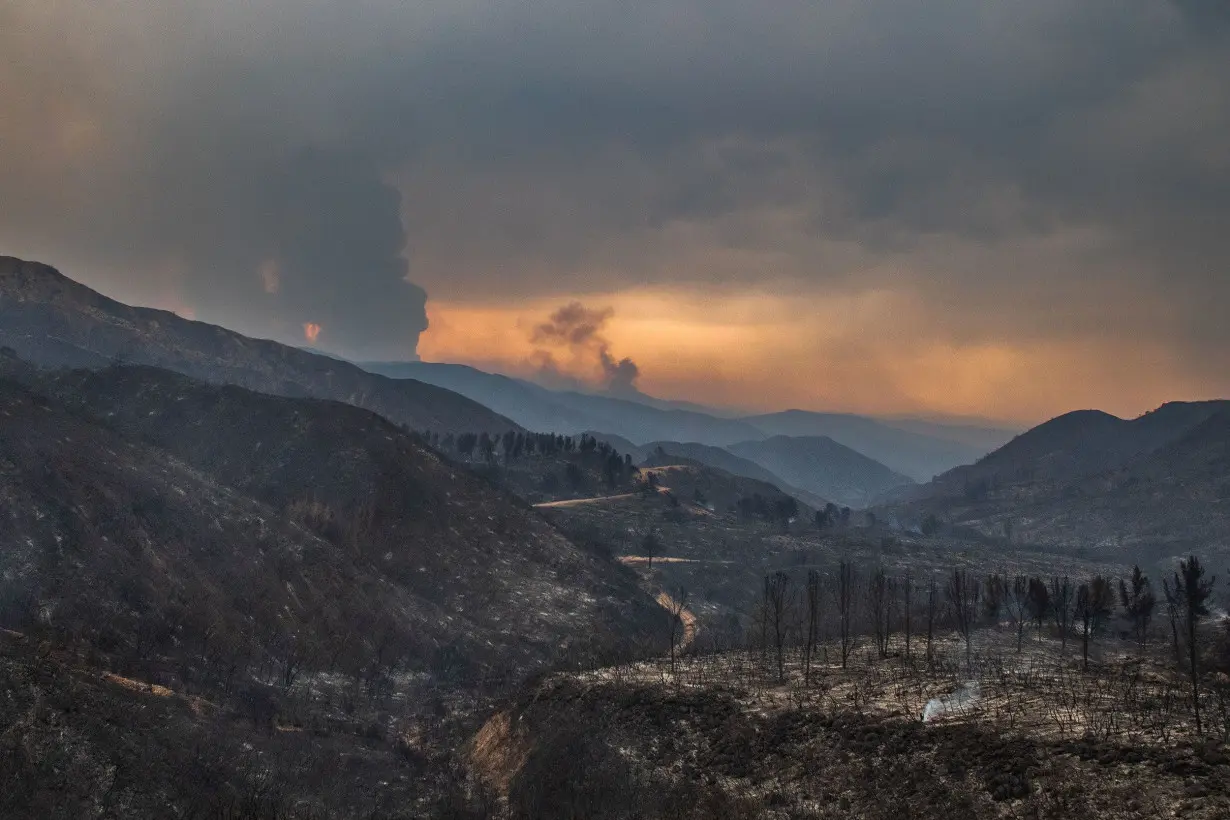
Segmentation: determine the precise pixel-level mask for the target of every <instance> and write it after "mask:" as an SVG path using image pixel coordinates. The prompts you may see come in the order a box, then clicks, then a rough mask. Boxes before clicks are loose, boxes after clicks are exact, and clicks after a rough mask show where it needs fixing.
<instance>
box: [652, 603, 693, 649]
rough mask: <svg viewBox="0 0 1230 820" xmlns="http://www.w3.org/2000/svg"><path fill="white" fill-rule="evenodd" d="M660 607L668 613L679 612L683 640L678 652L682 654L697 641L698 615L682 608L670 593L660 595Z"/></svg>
mask: <svg viewBox="0 0 1230 820" xmlns="http://www.w3.org/2000/svg"><path fill="white" fill-rule="evenodd" d="M658 606H660V607H662V608H663V609H665V610H666V611H667V612H672V613H673V612H678V613H679V620H680V621H682V622H683V640H682V641H680V642H679V646H678V647H677V648H676V651H678V652H682V651H684V650H685V649H687V648H688V647H689V646H691V645H692V641H693V640H695V639H696V629H697V626H696V615H695V614H693V612H692V610H690V609H688V608H687V607H681V606H680V605H679V602H678V601H676V600H675V599H674V598H672V597H671V596H670V594H669V593H667V592H665V591H663V592H659V593H658Z"/></svg>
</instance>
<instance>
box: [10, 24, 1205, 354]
mask: <svg viewBox="0 0 1230 820" xmlns="http://www.w3.org/2000/svg"><path fill="white" fill-rule="evenodd" d="M43 5H44V4H42V3H40V2H37V0H18V2H16V3H15V4H13V3H10V4H8V6H6V7H4V8H0V49H3V50H4V52H5V53H6V54H15V55H17V56H16V59H15V60H11V61H10V63H11V64H10V65H9V66H8V67H6V68H2V69H0V95H3V97H0V104H5V105H6V106H7V110H10V111H14V112H16V114H17V117H15V118H12V119H13V120H17V121H11V122H5V123H3V124H0V140H3V143H0V147H3V148H4V151H5V157H6V163H5V169H4V170H0V186H2V188H0V195H3V198H4V201H5V202H6V203H8V204H6V206H5V208H4V210H3V211H2V212H0V242H3V243H4V244H5V247H6V248H8V247H10V246H11V249H12V250H15V251H22V252H25V253H38V254H40V255H44V256H46V257H47V258H49V259H51V260H52V261H57V260H64V261H65V262H66V263H67V262H72V263H73V264H74V265H75V266H76V267H74V268H73V271H72V272H80V269H81V268H82V267H93V268H96V269H98V273H96V274H95V278H96V279H98V280H99V281H100V282H107V283H119V284H122V285H124V286H126V287H128V288H129V289H130V290H131V291H133V292H141V291H144V292H147V293H151V294H152V293H159V292H161V291H160V290H159V289H160V288H164V287H165V286H166V282H167V281H168V280H170V281H173V283H174V286H175V287H176V288H177V289H178V290H179V292H180V293H182V297H183V299H184V300H185V301H186V303H187V304H189V305H191V306H192V307H194V308H195V309H196V310H197V311H198V313H199V314H200V315H202V316H203V317H207V318H214V319H218V320H226V321H230V322H232V323H234V324H237V325H239V326H241V327H242V328H243V329H245V330H249V331H256V330H259V329H260V328H262V327H268V328H269V330H268V331H267V332H269V333H278V334H282V335H287V334H292V333H295V332H297V330H296V329H297V328H298V326H299V324H300V323H302V322H307V321H312V322H317V323H319V324H321V325H322V326H323V327H324V331H323V333H322V336H321V344H322V345H326V346H331V347H334V348H335V349H338V350H341V351H345V352H355V353H359V352H363V353H370V354H375V353H377V352H379V353H381V354H382V355H388V354H389V353H395V352H397V351H399V350H402V349H403V348H404V347H405V346H406V345H412V344H413V340H414V338H415V337H416V335H417V332H418V331H419V330H421V329H422V327H423V326H424V321H425V320H424V313H423V299H424V297H423V294H422V292H421V291H420V290H418V289H417V288H416V287H415V286H411V285H409V284H408V283H405V282H403V281H402V277H403V275H404V274H406V268H405V267H404V266H403V265H404V263H403V261H402V256H401V254H402V252H403V249H404V256H405V259H406V260H408V262H409V268H408V274H409V279H410V280H411V281H413V282H417V283H418V284H420V285H423V286H425V287H426V288H427V290H428V291H429V292H430V293H431V294H432V295H433V296H436V297H440V298H446V299H450V300H454V301H457V300H466V299H479V298H481V299H517V298H523V297H529V296H537V295H561V296H562V295H566V294H571V293H587V292H610V291H615V290H619V289H623V288H628V287H636V286H641V285H663V284H672V285H683V286H692V285H695V286H697V287H699V286H702V285H703V286H705V287H722V288H735V289H741V288H778V287H782V286H783V285H784V286H787V287H790V288H794V289H797V291H798V292H799V294H800V298H801V299H804V300H805V299H808V298H823V296H824V294H826V293H831V292H840V291H851V290H858V289H866V288H889V289H898V290H908V291H911V292H915V293H917V294H918V295H919V297H920V304H921V305H922V307H921V308H920V310H922V311H923V312H924V314H925V316H924V318H925V319H927V320H929V322H930V324H931V325H932V326H934V327H936V328H942V330H937V331H936V332H937V333H943V334H945V335H947V336H950V337H952V338H953V339H954V340H957V341H961V340H965V339H999V338H1003V339H1008V340H1012V341H1014V342H1017V343H1028V342H1029V340H1030V339H1032V338H1047V339H1055V338H1064V337H1067V336H1071V337H1074V338H1087V337H1097V338H1099V339H1101V340H1103V341H1107V342H1111V343H1113V342H1114V341H1115V340H1117V339H1118V338H1120V337H1122V338H1123V340H1124V341H1125V342H1127V341H1129V340H1131V339H1138V338H1142V337H1143V338H1148V339H1151V340H1154V341H1156V342H1157V343H1159V344H1165V345H1168V346H1171V347H1173V348H1175V349H1176V350H1178V351H1180V352H1181V353H1182V354H1184V355H1188V356H1189V358H1190V360H1191V362H1192V363H1191V365H1190V366H1191V367H1192V368H1193V369H1195V370H1201V371H1203V370H1205V369H1207V372H1208V373H1209V374H1214V373H1216V372H1220V371H1221V370H1224V369H1225V368H1226V366H1227V365H1230V361H1227V358H1228V357H1230V353H1228V352H1227V351H1230V329H1227V324H1228V323H1226V322H1225V321H1224V318H1223V314H1224V309H1223V307H1222V306H1223V305H1225V304H1226V303H1227V302H1230V275H1228V271H1227V267H1228V263H1230V231H1227V226H1230V148H1228V147H1227V145H1228V141H1227V140H1226V138H1225V135H1226V134H1227V133H1228V131H1230V82H1227V80H1226V77H1227V75H1230V26H1227V21H1228V20H1230V15H1227V13H1226V12H1225V9H1226V4H1222V3H1217V2H1213V0H1204V1H1202V0H1187V1H1186V2H1164V1H1163V0H1113V1H1112V0H1069V1H1068V2H1055V0H1041V1H1040V2H1033V3H1015V2H1004V3H991V2H972V0H958V1H957V2H940V3H934V2H933V3H921V2H919V3H902V2H899V0H892V1H891V2H890V0H876V1H875V2H853V0H837V1H836V2H817V1H816V0H782V2H775V3H769V4H757V3H746V2H733V1H732V0H709V1H708V2H701V1H700V0H658V2H635V3H627V2H622V3H615V2H612V0H590V1H589V2H562V0H561V1H559V2H556V1H553V0H539V1H537V2H529V0H521V1H519V2H503V3H483V2H458V1H457V0H453V2H447V3H445V2H440V3H401V2H396V3H395V2H392V0H374V1H369V2H357V3H356V2H350V3H340V2H324V1H323V0H312V1H311V2H291V0H265V2H255V3H238V2H220V3H216V4H209V5H208V8H207V9H191V10H189V9H185V8H177V7H172V4H154V3H145V2H134V1H133V0H128V1H127V2H123V1H122V0H110V2H101V3H88V4H87V3H81V4H80V7H79V8H77V9H67V8H63V7H66V6H68V5H71V4H61V6H62V8H61V10H59V11H47V10H45V9H42V8H41V7H42V6H43ZM197 5H202V6H203V5H206V4H197ZM18 118H20V119H19V120H18ZM49 143H50V144H52V145H54V146H55V148H54V150H51V149H49V148H48V145H49ZM399 195H400V198H399ZM12 203H17V205H16V207H14V206H13V204H12ZM403 225H404V230H405V235H404V236H403V233H402V232H403ZM262 271H264V275H262ZM81 275H84V274H81ZM271 276H272V277H273V279H274V280H276V287H272V288H271V287H270V286H269V282H270V277H271ZM269 291H272V292H269ZM1210 377H1212V376H1210Z"/></svg>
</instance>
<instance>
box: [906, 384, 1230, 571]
mask: <svg viewBox="0 0 1230 820" xmlns="http://www.w3.org/2000/svg"><path fill="white" fill-rule="evenodd" d="M902 498H903V500H902V501H901V502H900V503H898V504H894V505H891V507H890V510H891V513H890V514H891V515H895V516H897V517H898V518H899V519H900V520H902V521H903V522H908V521H911V520H921V518H922V517H924V516H927V515H935V516H937V517H938V518H940V519H941V520H943V521H945V522H948V523H950V524H956V525H961V526H966V527H970V528H972V529H975V530H978V531H981V532H983V533H985V534H988V535H992V536H999V537H1010V538H1011V539H1012V540H1015V541H1022V542H1031V543H1041V544H1050V545H1055V546H1065V547H1075V548H1081V549H1086V550H1101V549H1109V550H1113V551H1117V552H1118V551H1123V550H1127V551H1130V552H1131V553H1133V554H1137V555H1150V556H1154V557H1164V556H1168V555H1171V554H1175V553H1178V552H1181V551H1184V550H1198V551H1205V552H1209V551H1212V553H1213V554H1219V555H1220V554H1227V553H1230V549H1227V547H1228V546H1230V401H1204V402H1172V403H1169V404H1165V405H1163V406H1161V407H1159V408H1158V409H1157V410H1154V411H1152V412H1150V413H1146V414H1145V415H1143V416H1140V417H1139V418H1135V419H1121V418H1118V417H1116V416H1112V415H1110V414H1108V413H1103V412H1101V411H1097V410H1081V411H1077V412H1073V413H1067V414H1065V415H1062V416H1059V417H1057V418H1054V419H1051V420H1050V421H1048V422H1046V423H1044V424H1041V425H1039V426H1037V427H1035V428H1033V429H1032V430H1029V431H1027V432H1025V433H1023V434H1021V435H1020V436H1018V437H1016V438H1015V439H1013V440H1012V441H1010V442H1009V443H1008V444H1006V445H1004V446H1003V447H1001V448H999V449H998V450H995V451H994V452H992V453H990V454H988V455H987V456H986V457H984V458H983V459H981V460H979V461H978V462H977V463H975V464H972V465H968V466H963V467H958V468H956V469H954V470H951V471H949V472H947V473H945V474H943V475H941V476H939V477H937V478H936V479H935V480H934V481H932V482H930V483H928V484H925V485H921V486H918V487H915V488H912V489H909V490H907V491H906V492H904V493H903V494H902Z"/></svg>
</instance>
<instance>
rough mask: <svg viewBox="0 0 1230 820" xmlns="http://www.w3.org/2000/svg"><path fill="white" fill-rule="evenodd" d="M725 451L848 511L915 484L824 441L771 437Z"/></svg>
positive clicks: (835, 444) (845, 448)
mask: <svg viewBox="0 0 1230 820" xmlns="http://www.w3.org/2000/svg"><path fill="white" fill-rule="evenodd" d="M726 449H728V450H730V451H731V452H732V453H734V454H735V455H737V456H741V457H743V458H746V459H749V460H750V461H754V462H756V463H757V464H759V465H760V466H761V467H764V468H765V469H766V470H769V471H770V472H772V473H773V474H775V475H779V476H781V477H782V478H783V479H785V480H786V481H788V482H790V484H792V485H794V486H795V487H800V488H802V489H804V490H806V491H808V492H811V493H815V494H816V495H817V496H819V497H821V498H828V499H832V500H833V501H834V502H836V503H838V504H843V505H845V506H849V507H866V506H868V505H870V504H872V503H874V502H875V500H876V499H877V498H879V497H880V496H882V495H883V494H885V493H887V492H889V491H890V490H893V489H895V488H898V487H902V486H907V485H910V484H912V483H913V482H912V481H911V480H910V479H909V478H907V477H905V476H903V475H900V474H899V473H895V472H893V471H892V470H890V469H889V468H888V467H885V466H884V465H883V464H881V463H880V462H878V461H875V460H874V459H870V458H868V457H867V456H865V455H863V454H862V453H859V452H856V451H854V450H851V449H850V448H849V447H846V446H845V445H842V444H838V443H837V442H836V441H833V440H832V439H830V438H827V437H825V436H802V437H790V436H774V437H773V438H771V439H767V440H765V441H745V442H742V443H740V444H732V445H731V446H729V447H727V448H726Z"/></svg>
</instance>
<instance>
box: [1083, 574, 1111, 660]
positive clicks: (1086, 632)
mask: <svg viewBox="0 0 1230 820" xmlns="http://www.w3.org/2000/svg"><path fill="white" fill-rule="evenodd" d="M1114 601H1115V599H1114V593H1112V592H1111V586H1110V582H1109V581H1107V580H1106V579H1105V578H1103V577H1102V576H1101V575H1099V576H1097V577H1095V578H1094V579H1093V580H1091V581H1090V582H1089V583H1087V584H1081V585H1080V587H1079V588H1078V589H1077V590H1076V617H1077V618H1080V621H1081V665H1082V666H1083V668H1084V669H1086V670H1088V669H1089V640H1090V638H1092V637H1093V635H1094V634H1095V633H1096V632H1097V631H1098V630H1099V629H1101V627H1102V623H1103V622H1104V621H1105V620H1106V618H1108V617H1109V616H1110V610H1111V607H1112V606H1113V605H1114Z"/></svg>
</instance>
